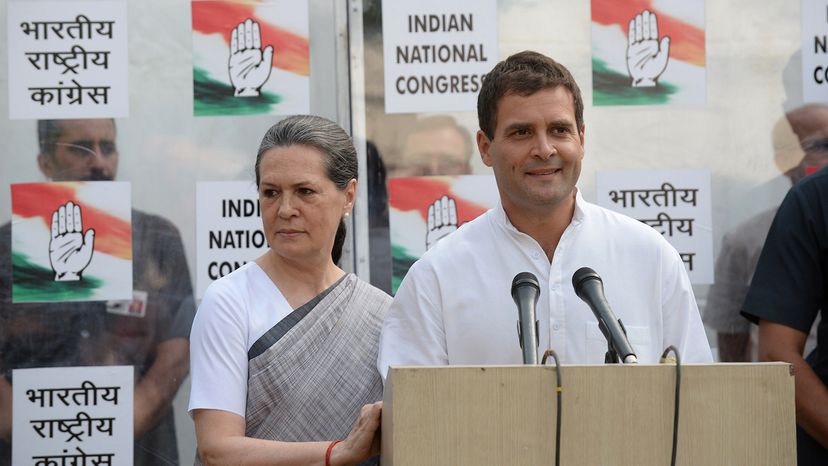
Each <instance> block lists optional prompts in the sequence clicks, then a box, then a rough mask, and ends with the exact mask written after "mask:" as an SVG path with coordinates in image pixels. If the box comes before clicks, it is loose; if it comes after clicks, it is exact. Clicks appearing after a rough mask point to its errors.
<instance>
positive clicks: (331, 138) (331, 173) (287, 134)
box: [255, 115, 358, 189]
mask: <svg viewBox="0 0 828 466" xmlns="http://www.w3.org/2000/svg"><path fill="white" fill-rule="evenodd" d="M297 144H301V145H304V146H311V147H315V148H316V149H318V150H319V151H320V152H322V154H323V155H324V156H325V172H326V173H327V175H328V179H330V180H331V181H332V182H333V183H334V184H335V185H336V187H337V188H339V189H345V187H346V186H348V182H349V181H351V180H353V179H356V178H357V171H358V165H357V154H356V149H354V144H353V142H351V138H350V137H349V136H348V133H346V132H345V130H343V129H342V128H341V127H340V126H339V125H338V124H336V123H334V122H333V121H331V120H328V119H327V118H322V117H320V116H315V115H295V116H291V117H288V118H285V119H284V120H282V121H280V122H278V123H276V124H275V125H273V126H271V127H270V129H269V130H267V133H265V135H264V137H263V138H262V143H261V144H260V145H259V153H258V154H257V155H256V167H255V170H256V186H257V187H258V186H259V182H260V176H259V166H260V165H261V163H262V156H263V155H264V154H265V153H266V152H267V151H269V150H270V149H273V148H275V147H288V146H292V145H297Z"/></svg>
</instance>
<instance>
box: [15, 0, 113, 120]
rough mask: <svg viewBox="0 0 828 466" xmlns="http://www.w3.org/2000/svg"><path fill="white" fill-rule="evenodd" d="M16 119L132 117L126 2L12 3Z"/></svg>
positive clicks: (27, 0) (39, 0) (19, 1)
mask: <svg viewBox="0 0 828 466" xmlns="http://www.w3.org/2000/svg"><path fill="white" fill-rule="evenodd" d="M7 27H8V64H9V66H8V73H9V75H8V77H9V118H11V119H54V118H113V117H125V116H128V114H129V87H128V69H127V66H128V63H129V59H128V56H127V4H126V1H124V0H86V1H41V0H26V1H21V0H11V1H9V3H8V22H7Z"/></svg>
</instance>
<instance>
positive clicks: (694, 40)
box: [592, 0, 705, 66]
mask: <svg viewBox="0 0 828 466" xmlns="http://www.w3.org/2000/svg"><path fill="white" fill-rule="evenodd" d="M644 10H650V11H652V12H653V13H655V14H656V15H657V16H658V35H659V36H660V37H664V36H670V57H672V58H675V59H677V60H681V61H686V62H688V63H691V64H693V65H698V66H704V63H705V55H704V30H703V29H700V28H698V27H696V26H693V25H691V24H688V23H686V22H684V21H682V20H680V19H677V18H674V17H672V16H670V15H668V14H667V13H664V12H662V11H659V10H657V9H655V8H653V7H652V1H651V0H624V1H618V0H592V21H594V22H596V23H599V24H602V25H605V26H608V25H613V24H615V25H618V26H619V27H620V28H621V30H622V31H624V35H625V36H626V35H627V31H629V29H630V20H631V19H633V18H635V15H636V14H638V13H640V12H642V11H644Z"/></svg>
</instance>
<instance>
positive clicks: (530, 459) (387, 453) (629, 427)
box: [382, 363, 796, 466]
mask: <svg viewBox="0 0 828 466" xmlns="http://www.w3.org/2000/svg"><path fill="white" fill-rule="evenodd" d="M675 371H676V368H675V366H674V365H669V364H664V365H625V366H621V365H595V366H563V367H562V369H561V376H562V379H563V380H562V386H563V391H562V395H563V408H562V409H561V415H562V416H561V417H562V426H561V464H562V465H566V466H571V465H601V466H604V465H620V466H629V465H636V466H648V465H658V466H665V465H669V464H670V456H671V448H672V435H673V406H674V398H675V374H676V372H675ZM792 371H793V369H792V366H790V365H789V364H784V363H763V364H709V365H682V367H681V400H680V412H679V428H678V448H677V455H676V464H679V465H704V466H713V465H752V466H760V465H769V466H770V465H773V466H778V465H793V464H796V434H795V430H796V424H795V423H796V420H795V416H794V378H793V372H792ZM555 375H556V374H555V367H554V366H484V367H468V366H448V367H393V368H391V370H390V371H389V374H388V380H387V382H386V386H385V395H384V407H383V411H382V464H383V466H390V465H394V466H412V465H429V466H433V465H451V466H455V465H458V466H459V465H524V464H525V465H552V464H554V459H555V416H556V407H557V404H556V398H555V396H556V393H555V385H556V382H555Z"/></svg>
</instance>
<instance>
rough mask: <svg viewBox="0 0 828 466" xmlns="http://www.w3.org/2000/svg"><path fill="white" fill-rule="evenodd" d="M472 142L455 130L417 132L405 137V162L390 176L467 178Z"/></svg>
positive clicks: (450, 128)
mask: <svg viewBox="0 0 828 466" xmlns="http://www.w3.org/2000/svg"><path fill="white" fill-rule="evenodd" d="M470 160H471V140H469V138H468V137H466V136H465V135H464V134H461V132H460V131H459V130H458V129H457V127H454V126H444V127H442V128H430V129H423V130H419V131H415V132H412V133H410V134H409V135H408V136H406V140H405V146H404V147H403V152H402V160H401V161H400V162H399V164H398V165H399V166H398V167H397V168H396V169H394V170H393V173H391V176H397V177H401V176H430V175H468V174H470V173H471V166H470V165H469V161H470Z"/></svg>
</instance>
